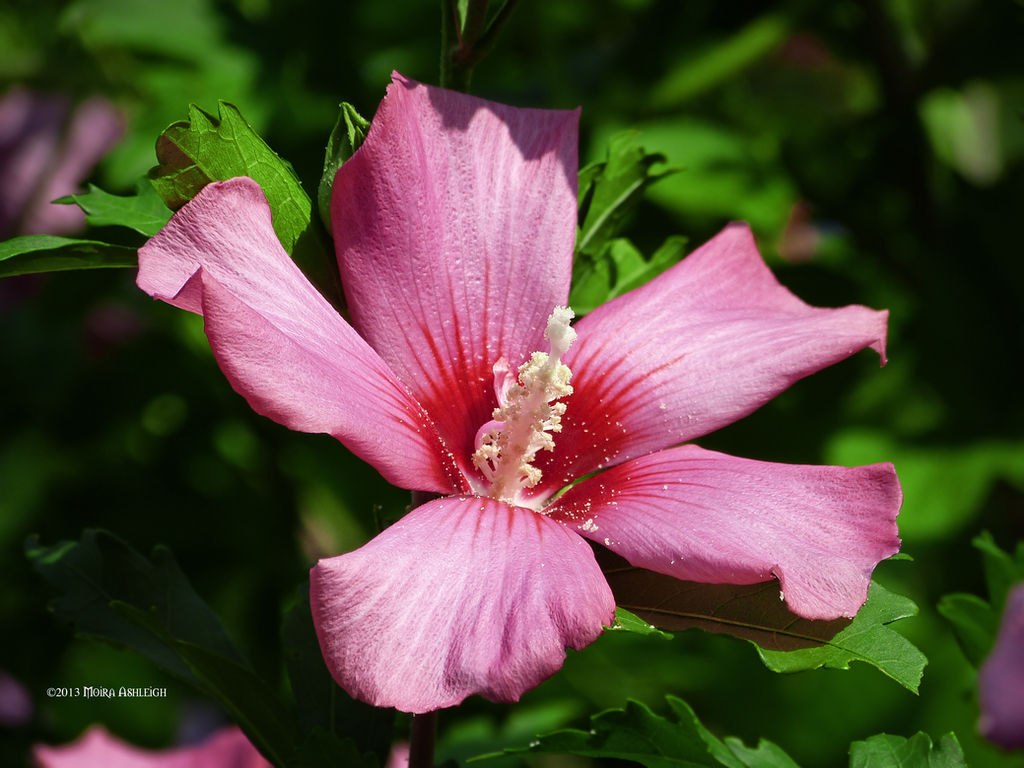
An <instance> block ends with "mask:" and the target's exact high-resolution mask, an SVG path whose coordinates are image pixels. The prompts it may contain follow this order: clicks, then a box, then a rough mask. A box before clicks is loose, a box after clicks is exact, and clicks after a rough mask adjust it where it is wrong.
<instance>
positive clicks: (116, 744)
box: [32, 725, 270, 768]
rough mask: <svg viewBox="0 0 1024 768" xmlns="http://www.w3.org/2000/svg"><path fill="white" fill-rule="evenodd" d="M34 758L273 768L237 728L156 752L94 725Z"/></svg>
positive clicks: (92, 766)
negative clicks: (123, 739) (121, 738)
mask: <svg viewBox="0 0 1024 768" xmlns="http://www.w3.org/2000/svg"><path fill="white" fill-rule="evenodd" d="M32 756H33V757H34V758H35V764H36V765H37V766H39V768H270V763H268V762H267V761H266V760H265V759H264V758H263V756H262V755H261V754H260V753H259V752H257V751H256V747H254V746H253V745H252V744H250V743H249V740H248V739H246V738H245V734H243V733H242V732H241V731H240V730H239V729H238V728H237V727H235V726H229V727H227V728H222V729H221V730H219V731H217V732H216V733H214V734H213V735H212V736H210V737H209V738H208V739H207V740H206V741H204V742H203V743H202V744H197V745H195V746H192V747H178V748H176V749H164V750H156V751H154V750H149V749H139V748H138V747H133V746H132V745H131V744H126V743H125V742H123V741H121V740H120V739H118V738H116V737H114V736H111V735H110V734H109V733H107V731H106V729H105V728H103V726H101V725H94V726H92V727H90V728H89V729H88V730H87V731H86V732H85V733H83V734H82V736H81V737H80V738H79V739H78V741H76V742H74V743H72V744H65V745H64V746H61V747H51V746H46V745H43V744H39V745H36V747H35V748H34V749H33V750H32Z"/></svg>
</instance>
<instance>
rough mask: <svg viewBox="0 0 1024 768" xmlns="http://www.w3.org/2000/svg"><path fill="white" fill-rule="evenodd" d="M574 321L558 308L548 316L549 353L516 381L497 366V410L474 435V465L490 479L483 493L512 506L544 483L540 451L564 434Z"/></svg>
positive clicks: (535, 358)
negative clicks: (566, 358)
mask: <svg viewBox="0 0 1024 768" xmlns="http://www.w3.org/2000/svg"><path fill="white" fill-rule="evenodd" d="M573 317H574V314H573V311H572V310H571V309H569V308H568V307H555V310H554V311H553V312H552V313H551V316H550V317H549V318H548V324H547V328H546V329H545V330H544V338H545V339H547V341H548V344H549V351H548V352H534V353H533V354H532V355H531V356H530V359H529V360H527V361H526V362H525V363H523V364H522V365H521V366H519V370H518V371H517V375H516V376H515V377H513V376H512V375H511V371H510V370H509V365H508V361H507V360H505V359H504V358H501V359H500V360H498V362H496V363H495V364H494V369H493V370H494V383H495V390H496V393H497V395H498V407H497V408H495V409H494V412H493V413H492V414H491V416H492V421H489V422H487V423H486V424H484V425H483V426H482V427H480V429H479V431H478V432H477V435H476V443H475V445H476V451H475V452H474V453H473V465H474V466H475V467H476V468H477V469H478V470H479V471H480V474H481V475H483V477H484V480H485V481H486V485H485V488H483V489H482V490H483V493H482V495H485V496H490V497H492V498H495V499H501V500H503V501H508V502H511V503H519V502H520V501H521V496H520V495H521V493H522V491H524V490H526V489H527V488H533V487H534V486H535V485H537V484H538V483H539V482H540V479H541V471H540V470H539V469H538V468H537V467H535V466H533V460H534V458H535V457H536V455H537V452H538V451H540V450H546V451H551V450H554V447H555V439H554V437H553V435H554V434H556V433H558V432H561V431H562V414H564V413H565V403H564V402H556V401H558V400H560V399H561V398H564V397H568V396H569V395H571V394H572V386H571V385H570V384H569V381H570V379H571V378H572V371H570V370H569V367H568V366H567V365H565V364H564V363H563V362H562V356H563V355H565V353H566V352H567V351H568V350H569V347H570V346H571V345H572V343H573V341H574V340H575V339H576V331H575V330H573V329H572V327H571V326H570V325H569V323H570V321H571V320H572V318H573Z"/></svg>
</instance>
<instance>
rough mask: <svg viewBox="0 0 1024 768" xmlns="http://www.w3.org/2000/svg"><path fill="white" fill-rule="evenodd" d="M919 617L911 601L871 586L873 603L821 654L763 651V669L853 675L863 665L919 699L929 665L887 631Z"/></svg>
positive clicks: (816, 651)
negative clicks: (856, 664)
mask: <svg viewBox="0 0 1024 768" xmlns="http://www.w3.org/2000/svg"><path fill="white" fill-rule="evenodd" d="M916 614H917V606H916V605H915V604H914V603H913V601H911V600H910V599H908V598H906V597H903V596H901V595H897V594H894V593H892V592H889V591H888V590H887V589H885V588H884V587H882V586H881V585H880V584H878V583H876V582H872V583H871V588H870V590H869V591H868V601H867V602H866V603H865V604H864V607H863V608H861V609H860V611H859V612H858V613H857V616H856V618H854V620H853V621H852V622H851V623H850V625H849V626H848V627H846V628H845V629H843V630H841V631H840V632H839V633H838V634H836V635H835V637H833V638H832V639H830V640H828V641H827V642H825V643H823V644H822V645H820V646H818V647H816V648H805V649H802V650H797V651H789V652H784V651H770V650H765V649H763V648H762V649H758V653H760V655H761V658H762V659H763V660H764V663H765V664H766V665H768V668H769V669H772V670H774V671H776V672H799V671H802V670H806V669H818V668H819V667H828V668H830V669H849V668H850V662H852V661H863V662H866V663H868V664H871V665H872V666H874V667H876V668H877V669H879V670H881V671H882V672H883V673H884V674H886V675H888V676H889V677H891V678H892V679H893V680H895V681H896V682H898V683H899V684H900V685H902V686H903V687H904V688H907V689H908V690H911V691H913V692H915V693H917V687H918V685H919V684H920V682H921V675H922V674H923V673H924V667H925V665H926V664H927V663H928V659H927V658H925V655H924V654H923V653H921V651H919V650H918V649H917V647H916V646H915V645H914V644H913V643H911V642H910V641H909V640H907V639H906V638H905V637H904V636H903V635H901V634H900V633H899V632H897V631H896V630H894V629H892V628H890V627H889V626H888V625H889V624H891V623H892V622H894V621H897V620H899V619H904V618H907V617H910V616H915V615H916Z"/></svg>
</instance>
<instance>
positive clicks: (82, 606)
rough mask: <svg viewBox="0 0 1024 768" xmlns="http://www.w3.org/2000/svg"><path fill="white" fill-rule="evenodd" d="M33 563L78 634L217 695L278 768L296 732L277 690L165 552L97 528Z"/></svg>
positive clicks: (33, 544)
mask: <svg viewBox="0 0 1024 768" xmlns="http://www.w3.org/2000/svg"><path fill="white" fill-rule="evenodd" d="M26 555H27V556H28V558H29V560H30V561H31V563H32V566H33V568H34V569H35V570H36V572H38V573H39V574H40V575H41V576H42V577H43V578H44V579H46V580H47V581H48V582H49V583H50V584H52V585H53V586H55V587H56V588H57V589H58V590H60V592H61V594H60V595H59V596H58V597H57V598H55V599H54V600H53V601H52V602H51V604H50V608H51V610H52V611H53V612H54V614H55V615H57V616H58V617H59V618H61V619H63V620H65V621H69V622H71V623H73V624H74V625H75V628H76V631H77V633H78V634H79V635H83V636H86V637H91V638H94V639H97V640H102V641H104V642H107V643H110V644H112V645H114V646H116V647H124V648H129V649H131V650H134V651H136V652H137V653H140V654H141V655H143V656H145V657H146V658H148V659H150V660H151V661H153V662H154V663H156V664H157V665H158V666H160V667H162V668H164V669H166V670H167V671H169V672H171V673H172V674H174V675H176V676H178V677H180V678H181V679H183V680H185V681H186V682H188V683H190V684H191V685H193V686H195V687H196V688H197V689H198V690H199V691H201V692H202V693H204V694H206V695H208V696H210V697H212V698H214V699H216V700H217V701H218V702H220V704H221V705H222V706H223V707H224V708H225V710H227V712H228V713H229V714H230V715H231V716H232V719H233V720H235V721H236V722H237V723H238V724H239V725H240V726H241V727H242V729H243V730H244V731H245V733H246V735H247V736H248V737H249V739H250V740H251V741H252V743H253V744H254V745H255V746H256V747H257V748H258V749H259V750H260V751H261V752H263V753H264V754H265V755H267V756H268V757H270V758H271V759H272V760H274V761H275V762H276V763H277V764H278V765H283V764H285V762H286V761H287V760H288V759H290V755H291V753H292V752H293V751H294V749H295V746H296V744H297V743H298V741H299V740H300V738H301V735H300V733H299V731H298V728H297V726H296V724H295V721H294V718H293V717H291V715H290V713H288V711H287V710H286V709H285V708H284V706H283V704H282V702H281V701H280V699H279V698H278V696H277V694H276V693H275V692H274V691H273V690H272V689H271V688H270V687H269V686H268V685H267V683H266V682H264V681H263V680H262V679H261V678H259V677H258V676H257V675H256V674H255V673H254V672H253V671H252V669H251V668H250V667H249V664H248V662H247V661H246V660H245V658H244V656H243V655H242V654H241V652H240V651H239V650H238V649H237V648H236V647H235V645H234V644H233V643H232V642H231V639H230V638H229V637H228V635H227V633H226V632H225V630H224V628H223V626H222V625H221V623H220V621H219V619H218V618H217V616H216V615H215V614H214V613H213V611H211V610H210V608H209V607H208V606H207V605H206V603H204V602H203V600H202V599H201V598H200V597H199V596H198V595H197V594H196V593H195V592H194V591H193V590H192V587H191V585H189V583H188V580H187V579H186V578H185V576H184V574H182V572H181V571H180V569H179V568H178V566H177V564H176V563H175V561H174V558H173V556H172V555H171V553H170V551H169V550H167V549H166V548H164V547H160V546H158V547H155V548H154V550H153V553H152V555H151V556H150V558H149V559H147V558H145V557H143V556H142V555H140V554H139V553H138V552H136V551H135V550H133V549H132V548H131V547H129V546H128V545H127V544H125V543H124V542H123V541H121V540H120V539H118V538H117V537H115V536H113V535H112V534H110V533H107V532H105V531H97V530H86V531H84V532H83V534H82V537H81V539H80V541H78V542H71V541H65V542H61V543H60V544H57V545H54V546H52V547H43V546H40V545H39V544H38V542H37V541H36V540H35V539H34V538H32V539H29V541H28V542H27V544H26Z"/></svg>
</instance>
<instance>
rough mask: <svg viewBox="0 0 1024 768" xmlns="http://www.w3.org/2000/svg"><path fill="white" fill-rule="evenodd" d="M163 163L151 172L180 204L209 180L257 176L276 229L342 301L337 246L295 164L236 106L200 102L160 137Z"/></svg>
mask: <svg viewBox="0 0 1024 768" xmlns="http://www.w3.org/2000/svg"><path fill="white" fill-rule="evenodd" d="M156 154H157V160H158V162H159V164H158V165H157V166H156V167H155V168H153V169H152V170H151V171H150V172H149V178H150V180H151V181H152V182H153V186H154V187H156V189H157V191H158V192H159V193H160V196H161V197H162V198H163V199H164V201H165V202H166V203H167V205H169V206H170V207H171V208H174V209H177V208H180V207H181V206H182V205H184V204H185V203H187V202H188V201H189V200H191V199H192V198H193V197H195V196H196V195H197V194H198V193H199V191H200V190H201V189H202V188H203V187H205V186H206V185H207V184H209V183H210V182H211V181H224V180H226V179H231V178H235V177H237V176H248V177H250V178H252V179H255V180H256V181H257V182H258V183H259V185H260V187H262V189H263V193H264V194H265V195H266V196H267V201H268V202H269V203H270V209H271V211H272V212H273V219H274V231H275V232H276V233H277V237H278V239H279V240H280V241H281V245H282V246H284V249H285V251H287V252H288V253H289V254H290V255H291V257H292V258H293V259H294V260H295V263H296V264H298V265H299V267H301V268H302V271H303V272H305V273H306V276H307V277H309V279H310V280H311V281H312V282H313V283H314V284H315V285H316V286H317V288H318V289H319V290H320V292H321V293H323V294H324V296H325V297H326V298H327V299H328V300H330V301H331V302H332V303H334V304H335V305H336V306H341V302H342V299H341V295H342V294H341V281H340V278H339V277H338V268H337V263H336V262H335V259H334V250H333V248H332V246H331V243H330V240H329V238H328V237H327V234H326V232H325V231H324V229H323V227H322V226H321V224H320V222H319V218H318V217H315V216H314V215H313V203H312V202H311V201H310V198H309V195H307V194H306V192H305V190H304V189H303V188H302V185H301V184H300V183H299V180H298V178H297V177H296V176H295V172H294V171H293V170H292V167H291V166H290V165H289V164H288V163H287V162H285V161H284V160H282V159H281V158H280V157H278V155H277V154H276V153H275V152H274V151H273V150H272V149H271V148H270V147H268V146H267V144H266V142H264V141H263V139H262V138H260V137H259V136H258V135H257V134H256V132H255V131H254V130H253V129H252V127H251V126H250V125H249V123H248V122H246V120H245V118H244V117H242V114H241V112H239V110H238V108H237V107H236V106H235V105H233V104H229V103H228V102H225V101H222V102H220V109H219V114H218V117H214V116H213V115H210V114H208V113H206V112H204V111H203V110H201V109H200V108H199V107H197V106H195V105H192V106H191V107H190V108H189V119H188V120H186V121H181V122H177V123H174V124H173V125H171V126H170V127H168V128H167V129H166V130H165V131H164V132H163V133H162V134H161V135H160V137H159V138H158V139H157V143H156Z"/></svg>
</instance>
